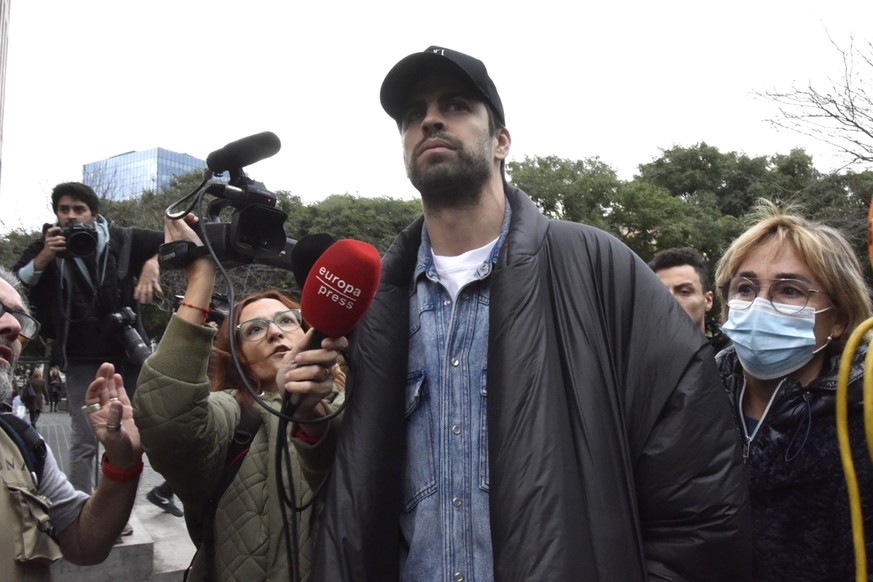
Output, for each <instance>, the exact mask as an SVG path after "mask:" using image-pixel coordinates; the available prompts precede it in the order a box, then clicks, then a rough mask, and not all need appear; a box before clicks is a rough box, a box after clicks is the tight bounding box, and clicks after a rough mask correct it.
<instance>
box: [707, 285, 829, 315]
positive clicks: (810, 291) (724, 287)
mask: <svg viewBox="0 0 873 582" xmlns="http://www.w3.org/2000/svg"><path fill="white" fill-rule="evenodd" d="M735 279H745V280H746V281H748V282H749V284H751V285H752V287H753V288H754V289H755V297H753V298H752V300H751V301H749V304H748V305H747V306H746V307H737V308H732V307H730V301H731V298H730V296H729V295H728V293H729V292H730V287H731V282H732V281H734V280H735ZM756 281H770V284H769V285H762V284H760V283H756ZM786 281H787V282H792V283H800V284H801V285H803V286H804V287H806V288H807V292H808V295H807V297H806V303H804V304H803V305H802V306H799V307H798V308H797V310H796V311H792V312H791V313H785V311H783V310H781V309H779V308H778V307H776V302H775V301H773V297H772V295H770V293H767V301H768V302H769V303H770V305H771V306H772V307H773V309H774V310H775V311H776V312H777V313H781V314H783V315H796V314H797V313H800V312H801V311H803V310H804V309H806V307H807V306H808V305H809V301H810V299H812V295H813V294H815V293H821V294H822V295H830V292H829V291H822V290H820V289H813V288H812V287H810V286H809V283H807V282H806V281H803V280H801V279H794V278H792V277H777V278H775V279H755V280H753V278H751V277H744V276H742V275H734V276H733V277H731V278H730V279H728V282H727V283H724V284H723V285H722V286H721V287H720V288H719V289H720V290H721V293H722V298H723V300H724V301H725V303H727V304H728V307H729V308H730V309H736V310H737V311H746V310H747V309H751V307H752V305H754V303H755V299H757V298H758V297H760V296H761V289H762V288H763V287H767V288H768V289H769V288H770V287H772V286H773V284H774V283H776V282H786ZM738 301H739V300H738ZM780 305H791V304H790V303H780ZM813 309H815V308H813ZM827 309H830V307H828V308H827ZM815 312H816V313H819V311H818V310H815Z"/></svg>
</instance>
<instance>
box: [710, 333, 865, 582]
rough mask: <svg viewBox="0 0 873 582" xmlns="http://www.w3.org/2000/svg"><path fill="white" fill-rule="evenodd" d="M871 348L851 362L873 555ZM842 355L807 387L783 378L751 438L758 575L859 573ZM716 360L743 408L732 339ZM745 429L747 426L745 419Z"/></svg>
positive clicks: (830, 581) (794, 577) (770, 580)
mask: <svg viewBox="0 0 873 582" xmlns="http://www.w3.org/2000/svg"><path fill="white" fill-rule="evenodd" d="M866 353H867V347H866V346H863V347H862V348H861V349H860V350H859V351H858V353H856V354H855V357H854V360H853V362H852V370H851V374H850V376H849V381H850V384H849V400H848V402H849V419H850V422H849V432H850V438H851V442H852V451H853V457H854V460H855V470H856V471H857V474H858V484H859V486H860V490H861V496H862V498H863V507H864V513H863V515H864V521H865V524H866V525H865V529H866V533H865V539H866V544H867V554H868V556H873V554H871V553H870V550H871V546H873V528H871V524H873V463H871V461H870V455H868V454H867V445H866V443H865V438H864V419H863V407H862V398H863V387H862V382H863V373H864V355H865V354H866ZM839 362H840V355H839V354H836V355H833V356H832V357H831V358H830V359H829V360H828V361H827V362H826V363H825V369H824V370H823V371H822V374H821V375H820V377H819V378H818V379H817V380H815V381H813V382H811V383H810V384H809V385H808V386H807V387H806V388H802V387H801V386H800V383H798V382H796V381H794V380H788V379H786V380H785V381H784V382H783V383H782V384H781V385H780V387H779V388H778V391H777V392H776V394H775V396H774V398H773V401H772V403H771V404H770V408H769V410H768V411H767V413H766V414H765V416H764V417H763V418H762V419H761V421H760V424H759V427H758V429H757V432H755V433H754V438H753V439H752V440H751V441H750V442H748V444H747V447H748V452H747V455H748V458H747V460H746V465H747V467H748V473H749V488H750V491H751V500H752V515H753V524H754V531H755V541H754V543H755V554H754V555H755V557H754V564H755V567H754V577H755V580H761V581H762V582H764V581H766V582H779V581H780V580H785V581H786V582H788V581H791V582H796V581H798V580H804V581H819V580H820V581H822V582H842V581H845V582H850V581H853V580H854V579H855V573H854V572H855V567H854V560H855V557H854V552H853V549H852V532H851V522H850V518H849V498H848V494H847V493H846V480H845V477H844V473H843V468H842V464H841V463H840V452H839V444H838V441H837V431H836V388H837V375H838V371H839ZM718 364H719V369H720V371H721V374H722V378H723V380H724V383H725V387H726V388H727V389H728V391H729V392H730V395H731V400H732V402H733V404H734V408H735V410H736V411H741V410H742V408H741V406H740V397H741V391H742V389H743V371H742V367H741V365H740V363H739V359H738V358H737V355H736V352H735V351H734V348H733V347H729V348H727V349H726V350H724V351H722V352H720V353H719V355H718ZM737 418H738V419H739V418H742V416H741V414H738V415H737ZM740 431H741V432H742V433H743V434H745V432H743V429H742V427H740ZM868 560H869V558H868Z"/></svg>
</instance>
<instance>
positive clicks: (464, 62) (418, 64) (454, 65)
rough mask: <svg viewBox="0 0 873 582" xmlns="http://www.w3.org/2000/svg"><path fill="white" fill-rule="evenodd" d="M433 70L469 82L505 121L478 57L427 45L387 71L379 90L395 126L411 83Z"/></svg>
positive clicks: (501, 106)
mask: <svg viewBox="0 0 873 582" xmlns="http://www.w3.org/2000/svg"><path fill="white" fill-rule="evenodd" d="M433 72H445V73H449V74H453V75H458V76H460V77H462V78H463V79H465V80H466V81H468V82H469V83H470V85H471V86H472V87H473V88H475V89H476V90H477V91H478V92H479V95H480V96H481V97H482V99H483V100H484V101H485V103H486V104H487V105H488V106H489V107H491V110H492V111H493V112H494V114H495V115H496V116H497V118H498V119H499V120H500V123H501V124H502V125H505V124H506V119H505V117H504V116H503V103H502V102H501V101H500V95H499V94H498V93H497V87H495V86H494V81H492V80H491V77H489V76H488V70H487V69H486V68H485V64H484V63H483V62H482V61H480V60H479V59H476V58H473V57H471V56H470V55H465V54H464V53H459V52H458V51H453V50H452V49H447V48H443V47H440V46H429V47H427V48H426V49H425V50H424V51H423V52H420V53H413V54H411V55H409V56H408V57H406V58H404V59H402V60H400V62H398V63H397V64H396V65H394V67H393V68H392V69H391V70H390V71H388V75H386V76H385V80H384V81H382V90H381V91H380V93H379V98H380V100H381V101H382V108H383V109H384V110H385V112H386V113H388V115H390V116H391V117H392V118H393V119H394V121H396V122H397V124H398V125H399V124H400V117H401V116H402V115H403V108H404V106H405V105H406V98H407V97H408V96H409V91H410V90H411V89H412V86H413V85H414V84H415V83H416V82H417V81H418V80H419V79H421V78H422V77H424V76H425V75H427V74H429V73H433Z"/></svg>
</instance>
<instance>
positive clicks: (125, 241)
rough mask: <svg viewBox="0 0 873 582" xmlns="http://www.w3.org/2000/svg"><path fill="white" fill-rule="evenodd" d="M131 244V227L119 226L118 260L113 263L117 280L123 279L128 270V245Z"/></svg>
mask: <svg viewBox="0 0 873 582" xmlns="http://www.w3.org/2000/svg"><path fill="white" fill-rule="evenodd" d="M132 245H133V227H130V226H125V227H122V228H121V249H119V251H118V262H117V263H116V264H115V269H116V271H117V275H118V280H119V281H124V279H125V278H126V277H127V272H128V271H129V270H130V247H131V246H132Z"/></svg>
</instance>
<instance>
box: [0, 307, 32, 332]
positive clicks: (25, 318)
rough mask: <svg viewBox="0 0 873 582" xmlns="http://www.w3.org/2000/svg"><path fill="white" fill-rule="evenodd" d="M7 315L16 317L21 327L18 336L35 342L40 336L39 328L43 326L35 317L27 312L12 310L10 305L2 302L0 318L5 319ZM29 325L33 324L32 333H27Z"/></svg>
mask: <svg viewBox="0 0 873 582" xmlns="http://www.w3.org/2000/svg"><path fill="white" fill-rule="evenodd" d="M7 313H8V314H9V315H11V316H12V317H14V318H15V321H17V322H18V325H19V326H20V327H21V331H19V332H18V335H20V336H21V337H23V338H24V339H28V340H34V339H36V338H37V336H39V328H40V327H41V326H40V323H39V322H38V321H37V320H36V318H35V317H34V316H32V315H31V314H29V313H27V312H25V311H19V310H18V309H12V308H11V307H9V306H8V305H6V304H5V303H3V302H2V301H0V317H3V316H4V315H5V314H7ZM28 324H31V325H33V327H34V328H33V332H32V333H25V328H26V327H27V325H28Z"/></svg>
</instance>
